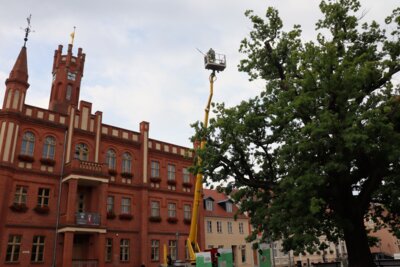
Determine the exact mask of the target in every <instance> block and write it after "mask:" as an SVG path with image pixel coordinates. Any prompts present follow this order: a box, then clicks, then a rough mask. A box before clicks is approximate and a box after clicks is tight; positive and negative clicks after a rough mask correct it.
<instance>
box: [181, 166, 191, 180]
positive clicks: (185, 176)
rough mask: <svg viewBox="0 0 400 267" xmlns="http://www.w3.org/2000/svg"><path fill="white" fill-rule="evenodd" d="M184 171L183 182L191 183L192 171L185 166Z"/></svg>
mask: <svg viewBox="0 0 400 267" xmlns="http://www.w3.org/2000/svg"><path fill="white" fill-rule="evenodd" d="M182 173H183V182H184V183H186V184H189V183H190V173H189V170H188V168H183V169H182Z"/></svg>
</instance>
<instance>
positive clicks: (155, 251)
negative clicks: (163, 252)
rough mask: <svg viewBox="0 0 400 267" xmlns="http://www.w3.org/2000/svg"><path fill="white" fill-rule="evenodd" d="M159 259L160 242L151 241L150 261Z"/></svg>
mask: <svg viewBox="0 0 400 267" xmlns="http://www.w3.org/2000/svg"><path fill="white" fill-rule="evenodd" d="M159 259H160V240H151V260H152V261H159Z"/></svg>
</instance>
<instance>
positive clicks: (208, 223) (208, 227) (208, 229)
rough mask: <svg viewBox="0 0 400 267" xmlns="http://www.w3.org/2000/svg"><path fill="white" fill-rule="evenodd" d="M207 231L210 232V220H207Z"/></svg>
mask: <svg viewBox="0 0 400 267" xmlns="http://www.w3.org/2000/svg"><path fill="white" fill-rule="evenodd" d="M207 233H212V221H207Z"/></svg>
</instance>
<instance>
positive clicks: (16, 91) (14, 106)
mask: <svg viewBox="0 0 400 267" xmlns="http://www.w3.org/2000/svg"><path fill="white" fill-rule="evenodd" d="M18 101H19V91H18V90H15V93H14V99H13V105H12V108H14V109H16V108H17V107H18Z"/></svg>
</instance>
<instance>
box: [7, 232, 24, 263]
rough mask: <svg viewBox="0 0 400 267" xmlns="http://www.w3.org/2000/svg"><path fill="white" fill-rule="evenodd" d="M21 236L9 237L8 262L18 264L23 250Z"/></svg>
mask: <svg viewBox="0 0 400 267" xmlns="http://www.w3.org/2000/svg"><path fill="white" fill-rule="evenodd" d="M21 239H22V237H21V236H20V235H9V236H8V243H7V251H6V262H18V260H19V252H20V250H21Z"/></svg>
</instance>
